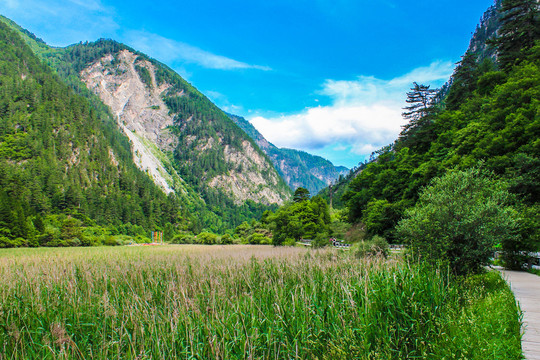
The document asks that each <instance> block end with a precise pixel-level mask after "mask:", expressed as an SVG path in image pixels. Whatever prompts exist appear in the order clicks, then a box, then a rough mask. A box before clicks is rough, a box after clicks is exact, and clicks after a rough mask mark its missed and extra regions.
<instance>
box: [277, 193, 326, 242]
mask: <svg viewBox="0 0 540 360" xmlns="http://www.w3.org/2000/svg"><path fill="white" fill-rule="evenodd" d="M267 221H268V222H269V223H270V228H271V229H272V232H273V235H274V236H273V239H272V243H273V244H274V245H282V244H284V243H285V242H286V241H287V240H289V243H290V242H291V240H292V241H298V240H300V239H302V238H304V239H313V238H314V237H316V236H317V235H319V234H321V233H327V232H328V225H329V224H330V222H331V219H330V212H329V209H328V204H327V203H326V201H325V200H324V199H323V198H321V197H318V196H316V197H314V198H312V199H311V200H307V199H306V200H303V201H300V202H293V203H291V204H288V205H285V206H283V207H281V208H280V209H279V210H278V211H276V213H275V214H272V215H270V216H268V220H267Z"/></svg>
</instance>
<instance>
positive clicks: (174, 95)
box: [0, 18, 291, 246]
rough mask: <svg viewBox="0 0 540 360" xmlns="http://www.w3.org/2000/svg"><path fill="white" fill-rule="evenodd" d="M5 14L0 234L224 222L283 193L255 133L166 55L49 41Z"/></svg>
mask: <svg viewBox="0 0 540 360" xmlns="http://www.w3.org/2000/svg"><path fill="white" fill-rule="evenodd" d="M1 20H2V21H0V24H1V25H2V28H1V30H2V39H3V43H2V47H3V51H2V53H1V54H2V55H1V56H0V61H1V63H2V68H3V71H2V73H1V77H2V78H1V80H0V81H1V84H2V86H1V91H2V99H3V100H2V105H1V108H2V109H3V110H2V111H1V113H0V118H1V130H0V131H1V133H0V183H1V184H2V189H1V191H0V231H1V232H2V233H1V234H0V236H1V241H0V243H1V244H0V246H18V245H38V244H39V245H77V244H79V243H81V242H82V243H83V244H84V242H85V241H87V242H92V241H94V240H95V239H101V240H100V241H101V243H103V239H105V238H104V236H105V237H106V236H109V235H117V234H124V235H129V236H142V237H145V236H148V234H149V232H150V230H156V229H158V230H159V229H161V230H163V229H167V231H166V234H167V236H168V237H169V238H170V237H171V236H172V235H173V234H174V233H175V232H177V231H184V230H185V231H193V232H195V233H197V232H199V231H201V230H203V229H207V230H212V231H224V230H225V229H230V228H233V227H235V226H237V225H238V224H240V223H242V222H243V221H246V220H250V219H252V218H254V217H258V216H260V215H261V214H262V213H263V211H265V210H267V209H268V208H269V206H270V207H271V208H272V207H275V206H276V205H274V204H279V203H282V202H283V201H284V200H286V199H287V198H288V197H289V196H290V194H291V192H290V190H289V189H288V187H287V186H286V184H285V183H284V182H283V180H282V179H281V178H280V176H279V174H277V172H276V171H275V169H274V168H273V166H272V164H271V162H270V161H269V160H268V158H267V157H266V155H265V154H264V153H263V152H262V151H261V150H260V149H259V148H258V147H257V146H256V144H254V143H253V141H252V140H251V139H250V138H249V137H248V136H247V135H246V134H245V133H243V132H242V131H241V130H240V129H239V128H238V127H237V126H236V125H235V124H234V123H233V122H232V121H231V120H230V119H229V118H228V117H227V116H226V115H225V114H224V113H223V112H221V111H220V110H219V109H218V108H217V107H215V105H213V104H212V103H210V102H209V101H208V100H207V99H206V98H205V97H204V96H203V95H202V94H200V93H199V92H198V91H197V90H196V89H194V88H193V87H192V86H191V85H189V84H188V83H187V82H185V81H184V80H183V79H181V78H180V77H179V76H178V75H177V74H175V73H174V72H173V71H172V70H170V69H168V68H167V67H166V66H164V65H162V64H160V63H158V62H157V61H155V60H152V59H149V58H148V57H146V56H145V55H143V54H139V53H137V52H136V51H134V50H132V49H129V48H128V47H126V46H124V45H122V44H119V43H116V42H113V41H110V40H100V41H98V42H96V43H90V44H77V45H74V46H70V47H67V48H52V47H49V46H47V45H46V44H45V43H44V42H43V41H42V40H40V39H38V38H37V37H35V36H34V35H33V34H31V33H29V32H28V31H26V30H24V29H22V28H20V27H18V26H17V25H16V24H15V23H13V22H12V21H10V20H9V19H6V18H1ZM36 55H37V56H36ZM47 64H48V65H49V66H47ZM51 67H52V69H53V70H51ZM83 81H85V82H86V83H87V84H88V86H87V85H86V84H85V82H83ZM99 84H104V86H103V88H99V86H98V85H99ZM119 88H124V89H127V92H124V93H122V92H120V93H118V92H115V90H118V89H119ZM100 97H101V98H100ZM122 101H124V103H122ZM104 103H105V104H104ZM64 223H65V224H64ZM64 225H65V226H64ZM64 228H65V229H64ZM74 229H78V230H74ZM81 229H84V231H85V232H86V235H85V234H83V233H81V231H82V230H81ZM64 230H65V231H64ZM73 231H75V232H76V234H77V236H73V234H70V232H73ZM66 232H67V233H66ZM89 233H91V235H88V234H89ZM94 235H95V236H94ZM73 238H76V239H78V241H75V243H71V242H70V241H71V240H69V241H68V239H73ZM82 239H84V240H82ZM90 239H94V240H90Z"/></svg>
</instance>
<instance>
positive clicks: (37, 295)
mask: <svg viewBox="0 0 540 360" xmlns="http://www.w3.org/2000/svg"><path fill="white" fill-rule="evenodd" d="M0 343H1V344H3V346H2V347H1V348H0V356H1V357H2V358H10V359H57V358H69V359H111V358H122V359H130V358H132V359H135V358H137V359H172V358H178V359H406V358H424V359H488V358H489V359H516V360H517V359H520V358H521V344H520V324H519V313H518V309H517V307H516V305H515V300H514V297H513V295H512V293H511V291H510V290H509V288H508V286H507V285H506V283H505V282H504V280H502V278H501V277H500V275H499V274H498V273H495V272H490V273H487V274H483V275H479V276H474V277H469V278H465V279H463V278H462V279H458V281H456V280H455V279H452V278H450V277H448V276H447V274H445V272H441V271H437V270H434V269H430V268H428V267H426V266H424V265H421V264H409V263H407V262H405V261H403V260H401V259H399V258H390V259H379V258H368V259H358V258H356V257H355V256H353V254H352V252H343V251H339V250H335V249H326V250H319V251H317V250H310V249H303V248H295V247H271V246H248V245H246V246H242V245H234V246H201V245H176V246H175V245H170V246H148V247H147V246H139V247H90V248H37V249H7V250H1V251H0Z"/></svg>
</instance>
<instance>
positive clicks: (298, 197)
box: [293, 187, 309, 202]
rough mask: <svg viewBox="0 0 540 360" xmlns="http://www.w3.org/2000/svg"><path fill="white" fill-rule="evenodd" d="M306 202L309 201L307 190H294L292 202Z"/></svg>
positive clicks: (301, 188)
mask: <svg viewBox="0 0 540 360" xmlns="http://www.w3.org/2000/svg"><path fill="white" fill-rule="evenodd" d="M306 200H309V190H308V189H306V188H303V187H299V188H298V189H296V190H295V192H294V195H293V201H294V202H302V201H306Z"/></svg>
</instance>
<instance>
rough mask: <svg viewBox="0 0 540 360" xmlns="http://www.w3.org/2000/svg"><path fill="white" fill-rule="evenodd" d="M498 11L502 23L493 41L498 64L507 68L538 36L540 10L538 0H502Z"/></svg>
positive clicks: (539, 32)
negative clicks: (500, 14)
mask: <svg viewBox="0 0 540 360" xmlns="http://www.w3.org/2000/svg"><path fill="white" fill-rule="evenodd" d="M500 11H501V13H502V19H501V22H502V25H501V28H500V29H499V32H498V37H497V38H496V39H495V40H494V41H493V42H494V44H495V46H496V47H497V54H498V61H499V65H500V66H501V68H502V69H503V70H509V69H510V68H511V67H512V65H513V64H514V63H515V62H516V61H519V59H520V53H521V52H522V51H523V50H527V49H530V48H532V47H533V46H534V43H535V41H536V40H538V39H539V38H540V19H539V18H540V13H539V12H540V10H539V4H538V0H503V3H502V7H501V10H500Z"/></svg>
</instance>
